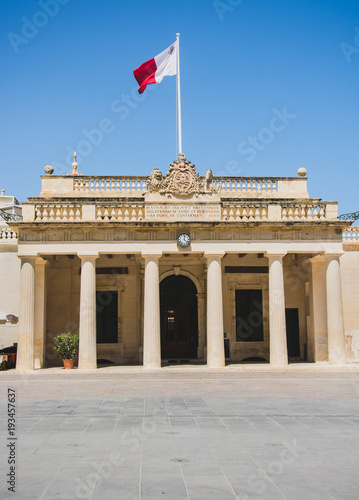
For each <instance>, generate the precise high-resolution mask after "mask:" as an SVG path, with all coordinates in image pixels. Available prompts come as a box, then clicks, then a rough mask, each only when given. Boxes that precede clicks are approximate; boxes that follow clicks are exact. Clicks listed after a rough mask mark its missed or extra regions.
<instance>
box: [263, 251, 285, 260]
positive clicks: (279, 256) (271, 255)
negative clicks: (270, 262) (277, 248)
mask: <svg viewBox="0 0 359 500" xmlns="http://www.w3.org/2000/svg"><path fill="white" fill-rule="evenodd" d="M286 255H287V252H265V256H266V257H268V259H275V258H277V259H283V257H285V256H286Z"/></svg>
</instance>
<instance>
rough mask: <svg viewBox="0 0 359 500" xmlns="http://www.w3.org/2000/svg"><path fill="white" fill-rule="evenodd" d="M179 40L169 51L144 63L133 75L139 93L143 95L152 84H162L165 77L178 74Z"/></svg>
mask: <svg viewBox="0 0 359 500" xmlns="http://www.w3.org/2000/svg"><path fill="white" fill-rule="evenodd" d="M176 52H177V40H176V41H175V42H174V43H173V44H172V45H171V46H170V47H168V49H166V50H164V51H163V52H161V54H158V56H156V57H153V58H152V59H150V60H149V61H146V62H144V63H143V64H141V66H139V67H138V68H137V69H135V70H134V72H133V74H134V75H135V78H136V80H137V83H138V84H139V86H140V88H139V89H138V93H139V94H142V93H143V92H144V91H145V88H146V86H147V85H149V84H150V83H160V82H161V81H162V78H163V77H164V76H173V75H176V74H177V68H176V66H177V65H176V59H177V58H176Z"/></svg>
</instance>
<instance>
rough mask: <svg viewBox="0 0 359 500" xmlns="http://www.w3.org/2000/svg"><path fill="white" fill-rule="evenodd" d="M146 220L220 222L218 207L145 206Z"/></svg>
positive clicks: (219, 209)
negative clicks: (209, 220)
mask: <svg viewBox="0 0 359 500" xmlns="http://www.w3.org/2000/svg"><path fill="white" fill-rule="evenodd" d="M146 219H150V220H153V219H155V220H166V219H179V220H208V219H211V220H220V219H221V208H220V206H219V205H208V204H206V205H200V204H197V205H182V204H181V205H170V204H166V205H147V206H146Z"/></svg>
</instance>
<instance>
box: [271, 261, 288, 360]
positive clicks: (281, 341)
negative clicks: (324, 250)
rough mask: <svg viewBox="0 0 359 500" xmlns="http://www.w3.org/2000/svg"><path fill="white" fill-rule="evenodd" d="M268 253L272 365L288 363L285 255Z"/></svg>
mask: <svg viewBox="0 0 359 500" xmlns="http://www.w3.org/2000/svg"><path fill="white" fill-rule="evenodd" d="M284 255H285V254H276V255H271V254H267V257H268V262H269V346H270V364H271V365H272V366H286V365H288V350H287V333H286V325H285V299H284V279H283V257H284Z"/></svg>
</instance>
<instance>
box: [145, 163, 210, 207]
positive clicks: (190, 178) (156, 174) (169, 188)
mask: <svg viewBox="0 0 359 500" xmlns="http://www.w3.org/2000/svg"><path fill="white" fill-rule="evenodd" d="M195 170H196V167H195V165H193V164H192V163H191V162H190V161H188V160H187V158H186V157H185V155H184V154H179V155H178V160H177V161H174V162H173V163H171V164H170V168H169V171H168V172H167V174H166V176H165V177H163V176H162V173H161V171H160V170H159V169H158V168H154V169H153V170H152V172H151V175H150V177H149V178H148V181H147V191H148V192H149V193H161V194H167V195H168V196H170V195H175V196H182V197H185V196H189V195H192V194H194V195H195V196H198V195H199V194H205V193H209V192H214V191H216V188H215V186H214V182H213V175H212V171H211V170H207V172H206V177H205V178H202V177H201V176H200V175H199V174H198V173H197V172H196V171H195Z"/></svg>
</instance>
